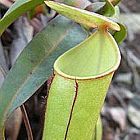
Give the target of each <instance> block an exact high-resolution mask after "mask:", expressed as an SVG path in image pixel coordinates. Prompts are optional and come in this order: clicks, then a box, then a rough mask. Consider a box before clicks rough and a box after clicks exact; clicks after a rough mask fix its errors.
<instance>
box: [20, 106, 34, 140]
mask: <svg viewBox="0 0 140 140" xmlns="http://www.w3.org/2000/svg"><path fill="white" fill-rule="evenodd" d="M20 108H21V111H22V115H23V121H24V124H25V127H26V131H27V136H28V140H33V134H32V129H31V126H30V122H29V119H28V115H27V112H26V109H25V106H24V105H21V107H20Z"/></svg>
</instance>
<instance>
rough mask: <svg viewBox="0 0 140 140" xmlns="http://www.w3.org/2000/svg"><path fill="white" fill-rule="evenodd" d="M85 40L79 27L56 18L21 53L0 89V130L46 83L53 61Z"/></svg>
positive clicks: (85, 35)
mask: <svg viewBox="0 0 140 140" xmlns="http://www.w3.org/2000/svg"><path fill="white" fill-rule="evenodd" d="M86 37H87V33H86V32H85V31H83V30H82V29H81V27H80V26H79V25H77V24H76V23H73V22H72V21H70V20H68V19H66V18H64V17H61V16H59V17H57V18H55V19H54V20H53V21H51V22H50V23H49V25H48V26H47V27H46V28H45V29H44V30H43V31H42V32H40V33H39V34H38V35H37V36H36V37H34V39H33V40H32V41H31V42H30V43H29V44H28V45H27V47H26V48H25V49H24V50H23V52H22V53H21V55H20V56H19V58H18V60H17V61H16V63H15V65H14V66H13V68H12V69H11V70H10V72H9V73H8V76H7V78H6V80H5V81H4V84H3V85H2V87H1V89H0V107H1V109H0V128H2V127H3V126H4V121H5V119H6V118H7V116H8V115H9V114H10V113H11V112H12V111H13V110H14V109H16V108H17V107H19V106H20V105H21V104H23V103H24V102H25V101H26V100H27V99H28V98H30V97H31V96H32V95H33V93H34V92H35V91H36V90H37V89H38V88H39V87H40V86H41V85H42V84H43V83H44V82H45V81H46V80H47V79H48V77H49V76H50V74H51V73H52V68H53V63H54V61H55V60H56V58H57V57H58V56H59V55H61V54H62V53H64V52H65V51H67V50H68V49H70V48H72V47H74V46H75V45H77V44H78V43H80V42H81V41H83V40H84V39H85V38H86Z"/></svg>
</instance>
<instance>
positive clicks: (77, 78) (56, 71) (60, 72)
mask: <svg viewBox="0 0 140 140" xmlns="http://www.w3.org/2000/svg"><path fill="white" fill-rule="evenodd" d="M117 52H118V62H117V63H116V65H114V66H112V67H111V68H109V69H108V70H106V71H104V72H103V73H100V74H97V75H94V76H86V77H79V76H71V75H68V74H66V73H64V72H62V71H61V70H60V69H59V68H58V67H57V65H56V63H57V61H56V62H55V64H54V73H55V74H58V75H60V76H62V77H64V78H67V79H71V80H75V79H76V80H93V79H98V78H102V77H104V76H107V75H110V74H112V73H114V72H115V71H116V70H117V69H118V67H119V65H120V61H121V55H120V52H119V49H117Z"/></svg>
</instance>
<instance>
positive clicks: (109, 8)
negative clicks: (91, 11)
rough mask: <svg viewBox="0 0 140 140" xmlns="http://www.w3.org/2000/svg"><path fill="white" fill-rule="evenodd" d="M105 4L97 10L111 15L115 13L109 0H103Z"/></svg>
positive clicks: (105, 14) (102, 13)
mask: <svg viewBox="0 0 140 140" xmlns="http://www.w3.org/2000/svg"><path fill="white" fill-rule="evenodd" d="M105 1H106V3H105V5H104V6H103V7H102V8H101V9H100V10H99V11H98V12H97V13H99V14H101V15H104V16H107V17H111V16H113V15H114V14H115V8H114V6H113V5H112V3H111V2H109V0H105Z"/></svg>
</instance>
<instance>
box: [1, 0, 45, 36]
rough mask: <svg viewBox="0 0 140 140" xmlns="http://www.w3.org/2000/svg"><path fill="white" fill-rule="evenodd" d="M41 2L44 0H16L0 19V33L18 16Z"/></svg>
mask: <svg viewBox="0 0 140 140" xmlns="http://www.w3.org/2000/svg"><path fill="white" fill-rule="evenodd" d="M43 2H44V0H17V1H16V2H15V3H14V4H13V5H12V6H11V7H10V9H9V10H8V11H7V12H6V14H5V15H4V17H3V18H2V19H1V20H0V35H2V33H3V32H4V30H5V29H6V28H7V27H8V26H9V25H10V24H11V23H12V22H14V21H15V20H16V19H17V18H18V17H19V16H21V15H22V14H23V13H25V12H27V11H28V10H30V9H32V8H34V7H36V6H37V5H40V4H42V3H43Z"/></svg>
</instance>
